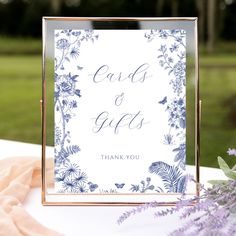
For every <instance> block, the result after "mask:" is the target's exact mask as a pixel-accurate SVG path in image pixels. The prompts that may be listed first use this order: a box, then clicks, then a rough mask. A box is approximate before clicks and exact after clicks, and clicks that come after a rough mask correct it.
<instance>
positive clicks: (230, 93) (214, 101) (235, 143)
mask: <svg viewBox="0 0 236 236" xmlns="http://www.w3.org/2000/svg"><path fill="white" fill-rule="evenodd" d="M42 16H80V17H89V16H120V17H125V16H128V17H135V16H137V17H138V16H139V17H170V16H178V17H181V16H182V17H191V16H192V17H196V16H197V17H198V18H199V20H198V23H199V41H200V96H201V99H202V100H203V107H202V129H201V164H202V165H204V166H213V167H216V166H217V160H216V157H217V156H218V155H222V156H225V155H226V150H227V149H228V147H236V0H51V1H50V0H0V18H1V20H0V107H1V110H0V138H2V139H10V140H18V141H24V142H31V143H41V124H40V107H39V100H40V98H41V35H42V31H41V19H42ZM0 148H1V147H0ZM229 159H230V158H229ZM230 161H231V163H233V160H232V159H230V160H229V162H230Z"/></svg>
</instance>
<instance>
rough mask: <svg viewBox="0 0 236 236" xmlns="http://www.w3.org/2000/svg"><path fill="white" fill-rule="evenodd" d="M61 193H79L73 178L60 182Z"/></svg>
mask: <svg viewBox="0 0 236 236" xmlns="http://www.w3.org/2000/svg"><path fill="white" fill-rule="evenodd" d="M62 189H63V192H68V193H77V192H78V191H79V186H78V185H77V183H76V181H74V179H73V178H70V177H67V178H65V179H64V181H63V182H62Z"/></svg>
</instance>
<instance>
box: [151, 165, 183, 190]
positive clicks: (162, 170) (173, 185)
mask: <svg viewBox="0 0 236 236" xmlns="http://www.w3.org/2000/svg"><path fill="white" fill-rule="evenodd" d="M149 172H150V173H155V174H157V175H158V176H159V177H160V178H161V179H162V181H163V183H164V187H165V189H166V190H167V191H168V192H182V191H183V188H184V187H183V186H184V184H183V183H184V181H185V179H183V175H182V173H181V171H180V169H179V168H178V167H177V166H171V165H169V164H167V163H165V162H162V161H158V162H153V163H152V164H151V166H150V167H149Z"/></svg>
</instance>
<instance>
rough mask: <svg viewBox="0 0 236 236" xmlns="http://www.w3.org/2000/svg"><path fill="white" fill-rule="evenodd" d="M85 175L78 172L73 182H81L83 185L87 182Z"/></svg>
mask: <svg viewBox="0 0 236 236" xmlns="http://www.w3.org/2000/svg"><path fill="white" fill-rule="evenodd" d="M87 178H88V177H87V175H86V173H85V172H82V171H79V172H78V174H77V176H76V177H75V181H76V182H78V183H79V182H81V183H85V182H86V181H87Z"/></svg>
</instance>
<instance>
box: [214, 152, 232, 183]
mask: <svg viewBox="0 0 236 236" xmlns="http://www.w3.org/2000/svg"><path fill="white" fill-rule="evenodd" d="M218 163H219V166H220V169H221V170H222V171H223V172H224V174H225V175H226V176H227V177H228V178H229V179H232V180H236V171H233V170H232V169H230V168H229V166H228V164H227V163H226V162H225V161H224V160H223V158H222V157H220V156H219V157H218Z"/></svg>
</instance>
